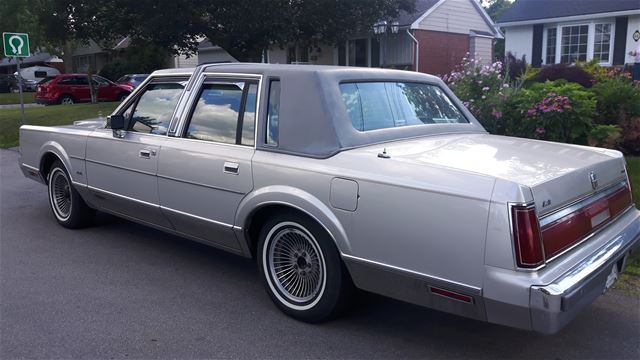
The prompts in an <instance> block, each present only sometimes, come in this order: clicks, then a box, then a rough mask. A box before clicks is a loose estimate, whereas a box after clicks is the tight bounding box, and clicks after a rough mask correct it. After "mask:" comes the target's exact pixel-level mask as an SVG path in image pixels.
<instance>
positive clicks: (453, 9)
mask: <svg viewBox="0 0 640 360" xmlns="http://www.w3.org/2000/svg"><path fill="white" fill-rule="evenodd" d="M471 1H475V0H446V1H445V2H444V3H443V4H442V5H440V6H438V7H437V8H436V9H435V10H434V11H433V12H432V13H431V14H429V15H427V17H425V18H424V19H423V20H422V21H421V22H420V24H419V26H418V28H419V29H421V30H431V31H443V32H450V33H457V34H469V32H470V31H471V30H476V31H485V32H489V33H493V29H492V28H491V27H490V26H489V25H488V24H487V22H486V21H485V20H484V18H483V17H482V15H481V14H480V12H478V9H476V7H475V6H474V5H473V4H472V3H471Z"/></svg>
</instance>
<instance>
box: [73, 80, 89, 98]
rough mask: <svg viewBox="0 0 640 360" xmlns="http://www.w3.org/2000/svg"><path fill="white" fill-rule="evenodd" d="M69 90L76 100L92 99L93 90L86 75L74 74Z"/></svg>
mask: <svg viewBox="0 0 640 360" xmlns="http://www.w3.org/2000/svg"><path fill="white" fill-rule="evenodd" d="M69 90H70V92H71V95H73V97H74V98H75V99H76V101H91V90H90V89H89V80H88V79H87V77H86V76H74V77H73V81H72V82H71V83H70V85H69Z"/></svg>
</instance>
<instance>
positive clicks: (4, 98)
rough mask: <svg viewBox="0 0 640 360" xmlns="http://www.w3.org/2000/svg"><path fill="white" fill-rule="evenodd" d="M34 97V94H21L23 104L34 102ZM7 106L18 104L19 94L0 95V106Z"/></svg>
mask: <svg viewBox="0 0 640 360" xmlns="http://www.w3.org/2000/svg"><path fill="white" fill-rule="evenodd" d="M35 96H36V93H34V92H25V93H23V97H24V103H25V104H30V103H33V102H35ZM8 104H20V94H19V93H1V94H0V105H8Z"/></svg>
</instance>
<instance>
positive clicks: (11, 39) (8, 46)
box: [2, 32, 31, 57]
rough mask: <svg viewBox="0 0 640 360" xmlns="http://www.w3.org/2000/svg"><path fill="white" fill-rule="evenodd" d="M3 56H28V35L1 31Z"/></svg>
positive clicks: (29, 54)
mask: <svg viewBox="0 0 640 360" xmlns="http://www.w3.org/2000/svg"><path fill="white" fill-rule="evenodd" d="M2 43H3V45H4V56H14V57H29V56H31V52H30V51H29V35H27V34H22V33H10V32H3V33H2Z"/></svg>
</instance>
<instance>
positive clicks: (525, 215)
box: [511, 205, 544, 269]
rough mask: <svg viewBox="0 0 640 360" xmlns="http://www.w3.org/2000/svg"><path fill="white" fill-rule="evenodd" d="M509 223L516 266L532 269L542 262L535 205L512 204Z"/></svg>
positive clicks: (540, 240)
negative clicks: (511, 230)
mask: <svg viewBox="0 0 640 360" xmlns="http://www.w3.org/2000/svg"><path fill="white" fill-rule="evenodd" d="M511 225H512V229H513V243H514V244H513V245H514V248H515V255H516V263H517V265H518V267H521V268H527V269H533V268H537V267H538V266H540V265H542V264H544V249H543V248H542V238H541V237H540V226H539V224H538V216H537V215H536V208H535V206H533V205H529V206H525V205H514V206H512V207H511Z"/></svg>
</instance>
